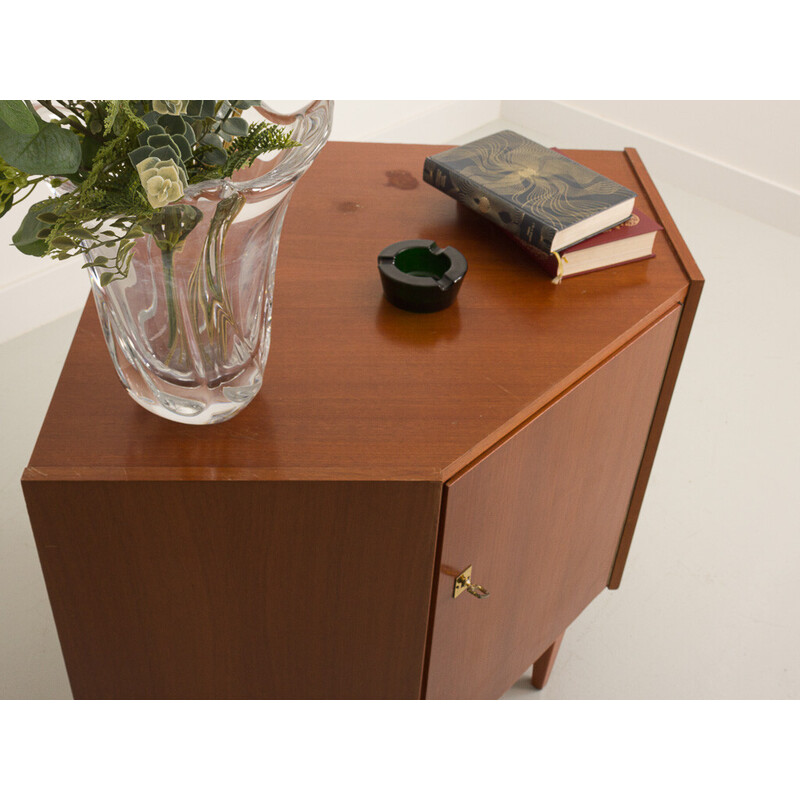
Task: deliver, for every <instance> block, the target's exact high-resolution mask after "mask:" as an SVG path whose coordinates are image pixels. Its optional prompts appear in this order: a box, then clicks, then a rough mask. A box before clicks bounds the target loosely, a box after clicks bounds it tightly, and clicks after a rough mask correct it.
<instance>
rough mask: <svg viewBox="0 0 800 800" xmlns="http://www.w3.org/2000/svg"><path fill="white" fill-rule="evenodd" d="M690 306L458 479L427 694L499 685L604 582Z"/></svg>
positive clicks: (450, 497)
mask: <svg viewBox="0 0 800 800" xmlns="http://www.w3.org/2000/svg"><path fill="white" fill-rule="evenodd" d="M678 316H679V312H678V309H677V308H675V309H674V310H672V311H671V312H669V313H668V314H667V315H665V316H664V317H662V318H661V320H659V321H658V322H656V323H655V324H654V325H653V326H652V327H650V328H649V329H647V330H646V331H645V332H644V333H643V334H641V335H640V336H639V337H637V338H636V339H634V340H633V341H632V342H631V343H630V344H628V345H627V346H626V347H624V348H623V349H622V350H620V351H619V352H618V353H617V354H615V355H614V356H613V357H612V358H610V359H609V360H608V361H606V362H604V363H603V364H602V365H601V366H600V367H598V368H597V369H596V370H595V371H593V372H592V373H590V374H589V375H588V376H587V377H586V378H585V379H584V380H582V381H581V382H579V383H578V384H576V385H575V386H574V387H573V388H572V389H571V390H570V391H568V392H567V393H565V394H564V395H562V396H561V397H560V398H559V399H558V400H556V401H555V402H554V403H553V404H551V405H550V406H548V407H547V408H546V409H545V410H544V411H542V412H541V413H540V414H538V415H537V416H536V417H534V418H533V419H532V420H531V421H530V422H528V423H527V424H526V425H525V426H523V427H522V428H520V429H519V430H518V431H517V432H516V433H515V434H513V435H512V436H510V437H509V438H508V439H507V440H505V441H504V442H503V443H502V444H500V445H499V446H498V447H497V448H495V449H494V450H493V451H491V452H490V453H489V454H488V455H487V456H486V457H484V458H483V459H481V460H480V461H478V462H477V463H476V464H475V465H474V466H472V467H471V468H469V469H468V470H467V471H466V472H464V473H462V474H461V475H460V476H458V477H456V478H454V479H453V480H452V481H451V482H449V483H448V484H447V487H446V496H445V517H444V525H443V543H442V555H441V563H440V566H439V573H438V588H437V593H436V599H435V604H436V606H435V609H434V623H433V633H432V637H431V646H430V659H429V666H428V677H427V689H426V697H428V698H431V699H448V698H464V699H471V698H476V699H477V698H495V697H499V696H500V695H501V694H502V693H503V692H504V691H506V690H507V689H508V687H509V686H510V685H511V684H512V683H513V682H514V681H515V680H516V679H517V678H518V677H519V676H520V675H521V674H522V673H523V672H524V671H525V669H526V668H527V667H528V666H530V664H532V663H533V661H535V660H536V659H537V658H538V657H539V656H540V655H541V654H542V653H543V652H544V651H545V650H546V649H547V647H548V646H549V645H550V644H551V643H552V642H553V641H555V640H556V639H557V638H558V637H559V635H561V634H562V633H563V631H564V629H565V628H566V627H567V626H568V625H569V624H570V623H571V622H572V621H573V620H574V619H575V618H576V617H577V616H578V614H579V613H580V612H581V611H582V610H583V609H584V608H585V607H586V606H587V605H588V604H589V603H590V602H591V600H592V599H593V598H594V597H595V596H596V595H597V594H599V592H600V591H602V589H603V588H604V586H605V585H606V581H607V579H608V575H609V571H610V569H611V565H612V562H613V559H614V555H615V553H616V551H617V547H618V543H619V538H620V533H621V531H622V527H623V524H624V522H625V518H626V514H627V510H628V506H629V504H630V500H631V493H632V491H633V487H634V482H635V480H636V476H637V473H638V470H639V465H640V463H641V460H642V453H643V451H644V447H645V443H646V440H647V435H648V431H649V430H650V426H651V423H652V419H653V413H654V409H655V406H656V401H657V398H658V394H659V390H660V388H661V383H662V380H663V377H664V371H665V367H666V363H667V358H668V356H669V352H670V348H671V346H672V342H673V339H674V337H675V329H676V325H677V321H678ZM469 565H472V581H473V583H477V584H481V585H483V586H484V587H485V588H486V589H488V590H489V591H490V592H491V594H490V596H489V597H488V598H486V599H483V600H479V599H476V598H474V597H472V596H471V595H469V594H468V593H464V594H462V595H460V596H459V597H457V598H453V584H454V579H455V577H456V576H457V575H459V574H460V573H461V572H462V570H464V569H465V568H466V567H467V566H469Z"/></svg>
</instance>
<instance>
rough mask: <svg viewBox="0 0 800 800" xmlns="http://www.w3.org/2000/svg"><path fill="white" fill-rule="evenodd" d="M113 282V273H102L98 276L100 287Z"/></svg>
mask: <svg viewBox="0 0 800 800" xmlns="http://www.w3.org/2000/svg"><path fill="white" fill-rule="evenodd" d="M113 280H114V273H113V272H104V273H103V274H102V275H101V276H100V285H101V286H108V284H109V283H111V281H113Z"/></svg>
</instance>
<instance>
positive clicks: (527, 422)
mask: <svg viewBox="0 0 800 800" xmlns="http://www.w3.org/2000/svg"><path fill="white" fill-rule="evenodd" d="M440 149H442V148H436V147H430V146H420V145H384V144H355V143H343V142H331V143H329V144H328V145H327V146H326V147H325V149H324V150H323V152H322V154H321V155H320V157H319V159H318V161H317V162H316V163H315V164H314V166H313V167H312V168H311V170H310V171H309V173H308V174H307V175H306V176H305V177H304V178H303V180H302V181H301V182H300V183H299V184H298V186H297V189H296V191H295V196H294V198H293V200H292V204H291V206H290V208H289V212H288V215H287V218H286V224H285V227H284V233H283V237H282V241H281V249H280V255H279V263H278V273H277V283H276V295H275V304H274V324H273V341H272V350H271V352H270V355H269V361H268V363H267V370H266V375H265V384H264V388H263V389H262V390H261V393H260V394H259V395H258V396H257V397H256V398H255V400H254V401H253V402H252V403H251V405H250V406H249V407H248V408H247V409H245V410H244V411H243V412H242V413H241V414H240V415H239V416H238V417H236V418H234V419H233V420H231V421H229V422H226V423H224V424H222V425H218V426H207V427H193V426H184V425H180V424H176V423H172V422H168V421H166V420H163V419H160V418H158V417H156V416H154V415H151V414H148V413H147V412H146V411H144V410H142V409H141V408H140V407H139V406H138V405H136V404H135V403H134V402H133V401H132V400H130V399H129V398H128V396H127V395H126V393H125V391H124V390H123V388H122V387H121V385H120V383H119V381H118V380H117V377H116V375H115V374H114V371H113V367H112V365H111V361H110V359H109V357H108V353H107V352H106V348H105V344H104V342H103V337H102V333H101V331H100V326H99V324H98V321H97V318H96V314H95V311H94V308H93V307H87V309H86V311H85V314H84V317H83V319H82V320H81V322H80V325H79V327H78V330H77V333H76V335H75V339H74V342H73V344H72V348H71V350H70V352H69V356H68V358H67V362H66V365H65V367H64V370H63V373H62V375H61V378H60V380H59V383H58V386H57V389H56V391H55V395H54V397H53V400H52V404H51V406H50V409H49V411H48V414H47V417H46V419H45V421H44V424H43V427H42V430H41V434H40V436H39V439H38V442H37V444H36V447H35V450H34V452H33V454H32V456H31V460H30V465H29V466H28V468H27V469H26V470H25V474H24V477H23V488H24V492H25V498H26V501H27V505H28V510H29V514H30V519H31V524H32V527H33V532H34V536H35V539H36V545H37V548H38V552H39V558H40V560H41V565H42V570H43V573H44V578H45V581H46V585H47V590H48V593H49V597H50V602H51V605H52V609H53V615H54V618H55V622H56V626H57V629H58V634H59V637H60V641H61V647H62V650H63V654H64V660H65V662H66V667H67V671H68V673H69V679H70V683H71V686H72V691H73V694H74V696H75V698H331V699H334V698H387V699H388V698H405V699H412V698H429V699H443V698H496V697H499V696H500V695H502V694H503V693H504V692H505V691H506V690H507V689H508V688H509V687H510V686H511V685H512V684H513V683H514V682H515V681H516V680H518V679H519V677H520V676H521V675H522V674H523V673H524V672H525V670H526V669H527V668H528V667H529V666H530V665H531V664H532V663H534V664H535V667H534V671H533V682H534V684H535V685H537V686H542V685H543V684H544V682H545V681H546V680H547V676H548V674H549V672H550V668H551V667H552V664H553V660H554V658H555V653H556V651H557V649H558V644H559V642H560V640H561V636H562V635H563V633H564V631H565V630H566V628H567V626H569V624H570V623H571V622H572V621H573V620H574V619H575V618H576V617H577V616H578V615H579V614H580V613H581V611H582V610H583V609H584V608H585V607H586V606H587V604H588V603H589V602H591V600H592V599H593V598H594V597H595V596H597V595H598V594H599V593H600V592H601V591H602V590H603V589H604V588H605V587H610V588H616V587H617V586H618V585H619V582H620V578H621V575H622V570H623V568H624V565H625V558H626V556H627V553H628V550H629V547H630V545H631V538H632V535H633V529H634V526H635V524H636V518H637V515H638V512H639V509H640V507H641V504H642V499H643V496H644V492H645V487H646V484H647V480H648V476H649V473H650V468H651V465H652V463H653V459H654V456H655V450H656V446H657V444H658V439H659V435H660V432H661V430H662V426H663V423H664V418H665V415H666V413H667V407H668V405H669V401H670V396H671V393H672V390H673V386H674V384H675V380H676V377H677V373H678V368H679V366H680V362H681V357H682V355H683V352H684V348H685V346H686V341H687V337H688V335H689V329H690V327H691V324H692V318H693V316H694V312H695V309H696V306H697V302H698V299H699V296H700V291H701V288H702V281H703V279H702V276H701V275H700V273H699V271H698V269H697V267H696V265H695V263H694V261H693V259H692V257H691V255H690V254H689V252H688V250H687V248H686V246H685V244H684V242H683V240H682V239H681V237H680V234H679V233H678V231H677V229H676V227H675V225H674V223H673V221H672V219H671V217H670V215H669V213H668V211H667V209H666V207H665V206H664V203H663V202H662V200H661V198H660V197H659V195H658V193H657V191H656V190H655V187H654V186H653V183H652V181H651V179H650V178H649V176H648V174H647V172H646V170H645V169H644V167H643V165H642V163H641V161H640V159H639V157H638V155H637V153H636V152H635V151H634V150H626V151H624V152H607V151H567V155H572V157H574V158H576V160H579V161H582V162H583V163H585V164H587V165H588V166H590V167H593V168H594V169H596V170H597V171H599V172H601V173H603V174H605V175H608V176H609V177H611V178H614V179H615V180H617V181H619V182H620V183H622V184H624V185H626V186H629V187H630V188H631V189H634V190H635V191H636V192H638V194H639V200H638V202H639V203H640V204H641V205H642V207H643V208H644V209H645V211H647V212H648V213H649V214H650V215H651V216H653V217H654V218H655V219H656V220H658V221H659V222H660V223H661V225H662V226H663V227H664V231H663V233H660V234H659V235H658V237H657V241H656V257H655V258H653V259H650V260H647V261H641V262H639V263H635V264H630V265H627V266H623V267H619V268H616V269H610V270H605V271H602V272H596V273H593V274H589V275H585V276H581V277H576V278H571V279H568V280H565V281H564V282H563V283H562V284H561V285H558V286H556V285H554V284H553V283H551V281H550V279H549V277H548V276H547V275H545V274H544V273H543V272H539V271H538V269H537V268H536V267H535V266H534V265H532V264H531V263H530V261H529V260H528V257H527V256H526V254H525V253H524V252H523V251H522V250H521V249H519V248H518V247H517V246H516V245H515V244H514V243H513V242H511V241H510V240H509V239H508V238H507V237H506V236H505V234H503V233H502V232H501V231H499V230H497V229H496V228H494V227H493V226H492V225H491V223H488V222H486V221H485V220H483V219H482V218H480V217H479V216H477V215H475V214H473V213H472V212H471V211H469V210H468V209H463V208H461V207H460V206H459V205H458V204H457V203H456V202H455V201H454V200H452V199H451V198H449V197H447V196H445V195H443V194H442V193H440V192H438V191H437V190H436V189H434V188H432V187H430V186H428V185H427V184H425V183H423V182H422V180H421V173H422V164H423V161H424V159H425V157H426V156H427V155H429V154H430V153H433V152H437V151H438V150H440ZM404 239H433V240H434V241H436V242H437V243H438V244H439V245H440V246H442V247H445V246H447V245H452V246H454V247H455V248H457V249H458V250H460V251H461V252H462V253H463V254H464V255H465V256H466V258H467V261H468V264H469V271H468V273H467V276H466V278H465V280H464V284H463V287H462V289H461V293H460V295H459V297H458V300H457V302H456V303H455V305H453V306H452V307H450V308H448V309H446V310H444V311H440V312H438V313H434V314H425V315H418V314H413V313H409V312H405V311H400V310H398V309H396V308H394V307H393V306H391V305H389V304H388V303H387V301H386V300H385V299H384V298H383V295H382V291H381V284H380V280H379V275H378V270H377V262H376V259H377V255H378V253H380V251H381V250H383V249H384V248H385V247H386V246H387V245H389V244H391V243H392V242H395V241H399V240H404ZM465 573H466V576H465V575H464V574H465ZM457 588H460V589H461V590H462V591H460V592H458V596H454V594H456V591H455V590H456V589H457ZM485 592H488V593H489V594H488V596H485V597H483V596H482V595H483V594H484V593H485ZM531 691H534V689H531Z"/></svg>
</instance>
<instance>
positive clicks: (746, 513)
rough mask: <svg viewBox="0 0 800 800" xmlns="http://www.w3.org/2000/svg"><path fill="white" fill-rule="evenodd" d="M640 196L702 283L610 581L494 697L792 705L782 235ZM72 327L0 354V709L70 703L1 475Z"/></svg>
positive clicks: (797, 506) (710, 207)
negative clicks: (547, 671) (644, 484)
mask: <svg viewBox="0 0 800 800" xmlns="http://www.w3.org/2000/svg"><path fill="white" fill-rule="evenodd" d="M469 138H474V137H470V136H466V137H461V140H463V141H467V140H469ZM658 188H659V190H660V191H661V193H662V196H663V197H664V199H665V201H666V203H667V206H668V207H669V208H670V211H671V213H672V215H673V217H674V219H675V221H676V223H677V225H678V227H679V229H680V230H681V232H682V234H683V236H684V238H685V239H686V242H687V244H688V245H689V248H690V250H691V251H692V253H693V255H694V257H695V259H696V261H697V263H698V265H699V266H700V268H701V270H702V271H703V273H704V275H705V277H706V287H705V290H704V293H703V297H702V299H701V303H700V309H699V312H698V315H697V319H696V322H695V326H694V330H693V333H692V337H691V339H690V341H689V346H688V350H687V353H686V356H685V358H684V363H683V368H682V371H681V374H680V377H679V380H678V384H677V387H676V390H675V394H674V397H673V401H672V406H671V409H670V412H669V416H668V418H667V422H666V427H665V429H664V433H663V437H662V440H661V446H660V449H659V452H658V456H657V458H656V462H655V466H654V469H653V473H652V477H651V480H650V486H649V488H648V492H647V495H646V497H645V502H644V507H643V509H642V514H641V517H640V520H639V525H638V528H637V532H636V536H635V538H634V544H633V548H632V551H631V554H630V557H629V559H628V564H627V568H626V573H625V577H624V579H623V582H622V586H621V588H620V589H619V590H618V591H616V592H605V593H604V594H603V595H601V596H600V597H599V598H598V599H597V600H596V601H595V602H594V603H593V604H592V605H591V606H590V607H589V609H587V611H586V612H585V613H584V614H583V615H582V616H581V618H580V619H578V620H577V621H576V622H575V623H574V624H573V625H572V626H571V627H570V628H569V630H568V631H567V635H566V637H565V639H564V643H563V645H562V647H561V652H560V654H559V657H558V661H557V662H556V667H555V669H554V670H553V674H552V676H551V679H550V683H549V685H548V686H547V687H546V688H545V689H544V690H543V691H541V692H537V691H535V690H533V689H532V688H530V686H529V683H528V681H529V678H530V672H529V673H528V674H527V675H524V676H521V677H520V680H519V681H518V682H517V683H516V684H515V685H514V686H513V687H512V688H511V689H509V691H508V692H507V693H506V694H505V695H504V697H503V699H504V700H555V699H758V698H760V699H800V613H798V612H799V611H800V521H798V519H799V517H800V513H799V512H800V503H799V502H798V483H800V425H799V424H798V419H797V412H798V409H799V408H800V335H799V334H800V326H798V323H797V308H798V300H800V269H798V267H800V255H799V254H800V237H796V236H792V235H790V234H788V233H785V232H783V231H781V230H778V229H776V228H772V227H769V226H767V225H765V224H762V223H759V222H756V221H755V220H753V219H750V218H747V217H744V216H742V215H740V214H737V213H735V212H732V211H729V210H727V209H725V208H723V207H722V206H720V205H716V204H714V203H711V202H709V201H706V200H703V199H701V198H699V197H696V196H693V195H691V194H688V193H686V192H685V191H682V190H681V189H679V188H676V187H674V186H670V185H668V184H664V183H659V186H658ZM77 320H78V317H77V314H72V315H70V316H67V317H64V318H63V319H61V320H58V321H56V322H54V323H51V324H49V325H47V326H45V327H42V328H39V329H37V330H35V331H33V332H32V333H29V334H26V335H24V336H21V337H19V338H17V339H15V340H12V341H10V342H7V343H5V344H2V345H0V375H2V376H3V378H2V383H0V426H1V428H0V437H1V438H0V453H2V456H1V457H0V698H29V699H34V698H69V697H70V696H71V695H70V690H69V684H68V681H67V677H66V672H65V669H64V664H63V660H62V658H61V653H60V650H59V644H58V638H57V635H56V631H55V627H54V625H53V619H52V616H51V613H50V608H49V605H48V600H47V594H46V591H45V587H44V582H43V580H42V575H41V571H40V568H39V565H38V561H37V556H36V550H35V547H34V544H33V539H32V534H31V530H30V526H29V523H28V519H27V514H26V511H25V506H24V502H23V498H22V493H21V490H20V484H19V479H20V476H21V474H22V470H23V468H24V467H25V465H26V464H27V460H28V457H29V456H30V453H31V451H32V449H33V445H34V442H35V440H36V436H37V434H38V430H39V427H40V425H41V422H42V420H43V418H44V415H45V413H46V410H47V406H48V403H49V400H50V396H51V394H52V391H53V389H54V387H55V385H56V382H57V380H58V375H59V372H60V369H61V366H62V364H63V361H64V358H65V356H66V353H67V349H68V346H69V343H70V340H71V337H72V334H73V331H74V329H75V326H76V325H77Z"/></svg>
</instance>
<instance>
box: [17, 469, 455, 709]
mask: <svg viewBox="0 0 800 800" xmlns="http://www.w3.org/2000/svg"><path fill="white" fill-rule="evenodd" d="M26 498H27V501H28V507H29V509H30V513H31V522H32V525H33V528H34V530H35V531H36V532H37V536H36V540H37V546H38V550H39V556H40V560H41V564H42V570H43V572H44V577H45V581H46V584H47V588H48V592H49V594H50V599H51V605H52V608H53V614H54V617H55V621H56V626H57V628H58V633H59V637H60V641H61V647H62V651H63V654H64V660H65V662H66V665H67V668H68V672H69V677H70V683H71V686H72V691H73V694H74V696H75V698H76V699H97V698H100V699H102V698H107V699H109V698H141V699H158V698H198V699H202V698H211V699H214V698H230V699H237V698H241V699H248V698H275V699H294V698H318V699H324V698H331V699H340V698H378V699H380V698H384V699H392V698H405V699H414V698H418V697H419V696H420V689H421V679H422V668H423V658H424V650H425V637H426V628H427V619H428V608H429V602H430V585H431V578H432V568H433V553H434V550H435V546H436V530H437V521H438V512H439V505H440V501H441V486H440V485H438V484H430V483H416V482H412V481H406V482H403V483H401V484H399V485H398V484H389V483H382V484H374V483H363V482H352V481H348V482H341V481H338V482H322V483H317V482H282V481H273V482H267V483H264V482H260V483H252V482H249V481H213V482H200V481H182V482H174V481H170V482H164V481H156V482H134V481H124V482H116V481H99V482H91V483H80V484H75V483H74V482H64V481H38V482H35V483H32V484H30V483H29V484H27V485H26Z"/></svg>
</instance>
